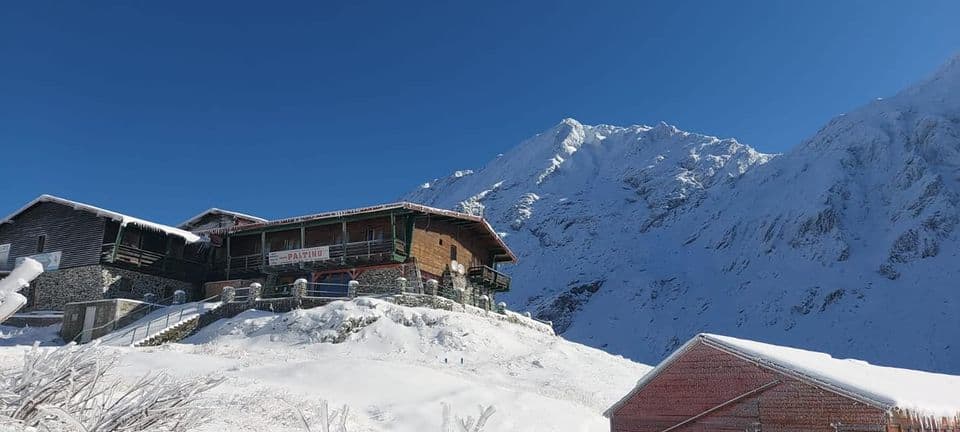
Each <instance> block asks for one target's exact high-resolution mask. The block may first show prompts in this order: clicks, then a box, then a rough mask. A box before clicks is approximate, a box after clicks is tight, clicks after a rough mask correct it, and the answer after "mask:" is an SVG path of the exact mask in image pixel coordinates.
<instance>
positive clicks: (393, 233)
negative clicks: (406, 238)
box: [390, 212, 397, 256]
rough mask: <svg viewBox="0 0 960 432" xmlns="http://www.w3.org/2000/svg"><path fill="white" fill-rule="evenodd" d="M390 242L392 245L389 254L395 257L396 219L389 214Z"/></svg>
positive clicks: (391, 213)
mask: <svg viewBox="0 0 960 432" xmlns="http://www.w3.org/2000/svg"><path fill="white" fill-rule="evenodd" d="M390 242H391V244H392V245H393V247H392V250H391V251H390V254H391V255H393V256H396V255H397V217H396V215H394V214H393V212H390Z"/></svg>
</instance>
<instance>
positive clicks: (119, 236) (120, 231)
mask: <svg viewBox="0 0 960 432" xmlns="http://www.w3.org/2000/svg"><path fill="white" fill-rule="evenodd" d="M125 227H126V225H124V224H123V221H120V227H119V228H117V239H116V240H114V242H113V252H111V253H110V262H116V261H117V249H118V248H120V242H122V241H123V229H124V228H125Z"/></svg>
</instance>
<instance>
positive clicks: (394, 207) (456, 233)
mask: <svg viewBox="0 0 960 432" xmlns="http://www.w3.org/2000/svg"><path fill="white" fill-rule="evenodd" d="M204 234H205V235H208V236H210V238H211V239H212V241H213V243H215V244H221V245H222V247H219V248H214V251H213V258H212V259H213V266H212V273H213V275H215V276H216V277H219V278H223V279H226V280H232V279H246V280H255V279H259V280H264V281H265V285H266V288H267V289H268V290H269V288H270V287H271V286H283V285H285V284H288V283H290V282H292V281H293V280H295V279H299V278H306V279H308V280H309V281H312V282H315V283H346V282H347V281H349V280H358V281H360V282H362V283H365V284H368V285H380V286H384V285H390V286H394V284H395V282H394V279H396V278H397V277H404V278H405V279H408V280H409V281H410V283H411V287H412V288H414V289H419V288H418V287H420V286H422V283H423V281H424V280H427V279H436V280H438V281H443V280H445V279H446V280H448V282H450V283H455V282H454V281H453V279H456V277H457V276H458V275H459V276H463V278H464V279H465V281H466V286H464V287H463V288H465V289H466V290H467V291H468V292H469V293H471V295H472V296H473V297H479V296H481V295H488V298H492V296H493V293H495V292H501V291H506V290H508V289H509V288H510V278H509V277H508V276H506V275H505V274H503V273H501V272H500V271H498V269H497V267H498V265H500V264H502V263H512V262H515V261H516V257H515V256H514V254H513V252H511V251H510V249H509V248H508V247H507V246H506V244H504V242H503V241H502V240H501V239H500V237H499V235H497V233H496V232H495V231H494V230H493V228H492V227H491V226H490V225H489V224H488V223H487V222H486V221H485V220H483V218H481V217H477V216H472V215H468V214H464V213H459V212H453V211H448V210H441V209H436V208H431V207H426V206H421V205H417V204H411V203H406V202H403V203H395V204H386V205H379V206H373V207H365V208H358V209H352V210H342V211H334V212H328V213H320V214H313V215H307V216H301V217H295V218H289V219H280V220H274V221H269V222H259V223H249V224H242V225H235V226H232V227H228V228H222V229H212V230H208V231H204ZM461 273H462V274H461ZM448 285H449V283H448Z"/></svg>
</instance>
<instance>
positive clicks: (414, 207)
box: [207, 201, 517, 262]
mask: <svg viewBox="0 0 960 432" xmlns="http://www.w3.org/2000/svg"><path fill="white" fill-rule="evenodd" d="M394 209H407V210H411V211H415V212H420V213H427V214H433V215H437V216H445V217H450V218H455V219H462V220H468V221H471V222H475V223H477V224H480V225H481V226H482V227H483V228H484V229H485V230H486V231H488V232H489V234H490V235H491V236H492V238H493V239H494V240H495V241H496V242H497V244H498V245H499V246H500V247H502V248H503V250H504V251H505V253H506V255H508V256H509V257H510V260H511V261H514V262H515V261H517V256H516V255H515V254H514V253H513V251H511V250H510V248H509V247H508V246H507V244H506V243H504V241H503V239H501V238H500V235H499V234H497V232H496V231H495V230H494V229H493V227H492V226H490V224H489V223H488V222H487V221H486V219H484V218H482V217H480V216H474V215H471V214H467V213H461V212H457V211H453V210H444V209H439V208H435V207H429V206H425V205H421V204H414V203H411V202H405V201H404V202H396V203H390V204H381V205H376V206H370V207H359V208H354V209H347V210H337V211H331V212H324V213H315V214H310V215H305V216H297V217H292V218H286V219H276V220H271V221H265V222H260V223H254V224H247V225H237V226H233V227H228V228H215V229H210V230H207V231H209V232H236V231H243V230H248V229H256V228H260V227H264V226H274V225H286V224H291V223H300V222H308V221H316V220H320V219H331V218H340V217H345V216H351V215H358V214H363V213H372V212H379V211H387V210H394Z"/></svg>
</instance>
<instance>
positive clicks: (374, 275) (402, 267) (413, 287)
mask: <svg viewBox="0 0 960 432" xmlns="http://www.w3.org/2000/svg"><path fill="white" fill-rule="evenodd" d="M416 266H417V265H416V264H398V265H396V266H392V267H379V268H372V269H366V270H363V271H362V272H360V274H359V275H357V282H360V287H359V292H360V295H364V294H367V295H369V294H396V293H397V278H399V277H402V278H404V279H406V280H407V291H408V292H414V293H421V292H423V281H421V280H420V278H419V276H418V274H417V273H418V272H417V267H416Z"/></svg>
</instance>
